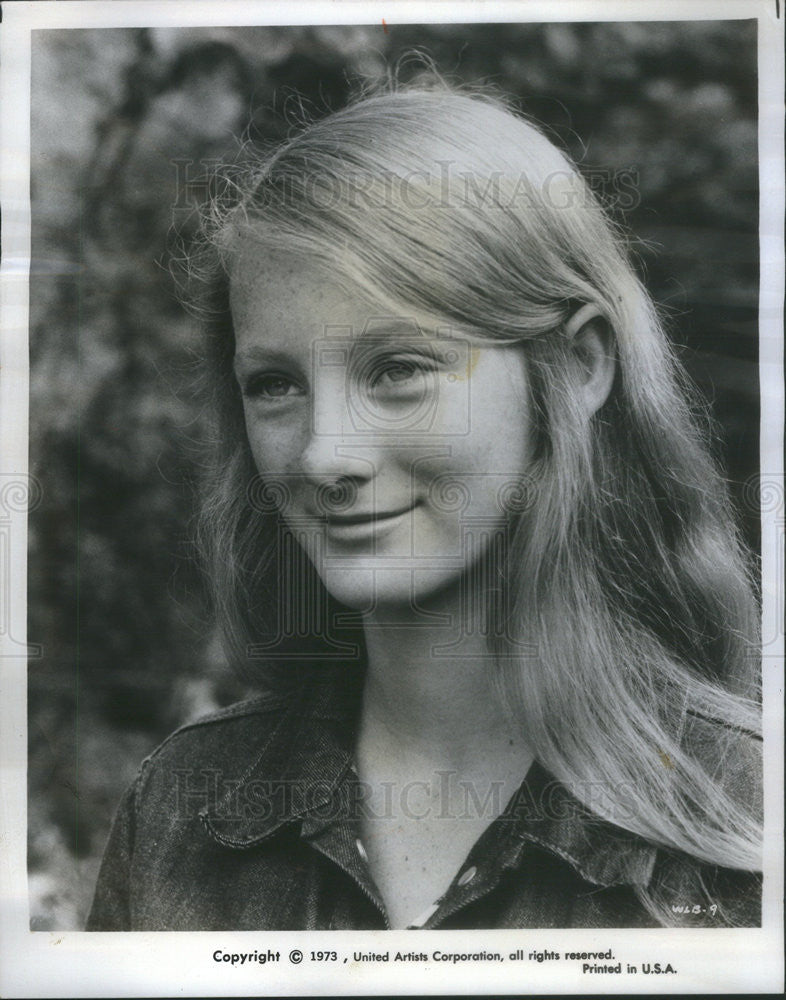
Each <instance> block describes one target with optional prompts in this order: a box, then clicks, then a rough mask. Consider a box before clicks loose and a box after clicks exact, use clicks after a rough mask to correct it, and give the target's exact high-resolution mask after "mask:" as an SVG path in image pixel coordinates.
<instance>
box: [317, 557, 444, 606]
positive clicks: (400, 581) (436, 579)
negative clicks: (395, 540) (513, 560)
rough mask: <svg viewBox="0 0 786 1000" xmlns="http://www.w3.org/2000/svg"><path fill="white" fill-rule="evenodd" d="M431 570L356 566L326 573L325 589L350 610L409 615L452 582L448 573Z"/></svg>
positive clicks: (435, 597) (436, 596)
mask: <svg viewBox="0 0 786 1000" xmlns="http://www.w3.org/2000/svg"><path fill="white" fill-rule="evenodd" d="M446 576H447V574H445V573H444V572H439V571H434V570H420V569H419V570H415V571H414V572H413V570H411V569H400V568H399V569H388V568H380V567H375V568H371V567H358V568H353V569H346V568H342V569H336V570H333V571H330V570H328V571H327V572H326V574H325V576H324V578H323V583H324V584H325V587H326V589H327V590H328V592H329V593H330V594H331V596H332V597H334V598H335V599H336V600H337V601H339V602H340V603H341V604H343V605H345V606H346V607H348V608H350V609H351V610H352V611H357V612H360V613H370V612H379V611H382V610H385V611H396V610H397V611H399V612H406V613H409V614H411V613H412V612H415V613H417V612H418V611H423V610H424V609H425V608H427V606H428V605H429V604H430V603H431V602H432V601H434V600H435V599H437V598H438V596H439V595H440V594H443V593H444V592H445V591H446V590H448V589H449V588H450V586H451V584H454V583H455V579H454V578H453V576H452V574H451V575H450V577H449V578H446Z"/></svg>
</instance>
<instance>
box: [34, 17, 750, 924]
mask: <svg viewBox="0 0 786 1000" xmlns="http://www.w3.org/2000/svg"><path fill="white" fill-rule="evenodd" d="M33 35H34V42H33V122H32V125H33V133H32V136H33V187H32V197H33V244H32V275H31V310H32V317H31V323H32V329H31V343H30V355H31V390H30V394H31V402H30V407H31V412H30V416H31V437H30V448H31V471H32V472H33V474H34V475H35V476H37V477H38V479H39V480H40V482H41V485H42V488H43V501H42V503H41V504H40V505H39V506H38V508H37V509H36V510H35V511H34V512H33V513H32V515H31V518H30V534H29V540H30V558H29V608H30V611H29V618H30V620H29V630H28V634H29V637H30V640H31V641H32V642H36V643H41V644H42V646H43V655H42V656H41V657H40V658H38V659H34V660H33V661H32V662H31V664H30V670H29V707H30V711H29V735H30V758H29V759H30V765H29V791H30V810H29V829H30V845H29V871H30V889H31V926H32V928H33V929H58V930H60V929H70V928H77V929H78V928H80V927H81V926H82V925H83V921H84V918H85V915H86V911H87V908H88V906H89V901H90V896H91V893H92V888H93V883H94V879H95V875H96V870H97V865H98V861H99V859H100V855H101V852H102V849H103V845H104V842H105V839H106V835H107V832H108V828H109V823H110V820H111V817H112V814H113V811H114V808H115V806H116V804H117V801H118V799H119V796H120V794H121V792H122V790H123V788H124V787H125V785H126V784H127V783H128V782H129V781H130V780H131V779H132V778H133V776H134V774H135V773H136V770H137V767H138V764H139V762H140V761H141V759H142V758H143V757H144V756H145V755H146V754H147V753H149V752H150V751H151V750H152V749H153V748H154V747H155V746H156V745H157V743H158V742H160V740H161V739H162V738H163V737H164V736H166V735H167V733H169V732H170V731H171V730H172V729H173V728H174V727H175V726H176V725H178V724H179V723H181V722H182V721H184V720H186V719H189V718H192V717H194V716H196V715H198V714H201V713H202V712H204V711H207V710H210V709H212V708H214V707H216V706H218V705H222V704H224V703H227V702H229V701H231V700H233V699H235V698H237V697H239V696H241V695H242V694H243V693H244V692H243V691H242V690H241V688H240V687H239V685H238V684H237V682H235V681H234V680H233V678H232V676H231V675H230V674H229V672H228V670H227V669H226V668H225V665H224V663H223V662H222V659H221V655H220V653H219V651H218V649H217V647H216V643H215V641H214V640H213V638H212V635H211V630H210V625H209V622H208V621H207V615H206V611H205V606H204V602H203V597H202V595H201V591H200V584H199V579H198V576H197V573H196V570H195V567H194V564H193V562H192V559H191V555H192V553H191V551H190V541H189V524H190V519H191V516H192V511H193V505H194V504H193V486H194V482H195V480H196V478H197V477H198V470H199V459H200V454H199V440H200V420H201V418H200V413H199V412H198V410H197V409H196V406H195V404H194V401H193V397H192V395H191V394H190V392H189V369H190V365H191V363H192V361H193V358H194V355H195V352H198V350H199V335H198V331H197V330H196V329H195V326H194V322H193V321H192V320H191V319H190V318H189V317H188V316H187V315H186V314H185V313H184V312H183V311H182V309H181V308H180V307H179V306H178V304H177V301H176V298H175V295H174V289H173V285H172V281H171V278H170V277H169V275H168V272H167V259H166V253H167V250H166V247H167V245H168V233H169V231H170V228H171V226H172V224H173V222H174V223H175V224H177V225H180V226H181V227H184V228H185V230H186V232H187V231H188V226H189V216H190V210H191V206H192V205H193V202H194V200H195V199H198V198H200V197H201V194H202V193H203V191H200V185H199V183H198V181H197V179H198V178H199V176H200V175H201V174H203V173H204V169H205V166H206V165H209V164H210V163H211V162H214V161H216V160H221V159H222V158H227V157H232V156H234V153H235V150H236V137H237V136H238V135H240V134H242V133H244V132H245V131H246V130H247V129H250V133H249V134H251V135H252V136H257V137H263V138H276V137H283V136H284V135H285V134H286V132H287V127H288V126H287V124H286V114H287V111H288V109H290V110H291V109H292V108H293V107H295V106H296V105H297V101H298V100H299V98H298V97H297V95H300V97H301V98H302V99H303V101H304V102H305V104H306V107H307V108H308V109H309V110H310V111H311V113H313V114H315V115H320V114H324V113H325V112H326V111H328V110H330V109H333V108H337V107H339V106H341V105H342V103H343V102H344V101H345V100H346V99H347V97H348V95H349V94H350V92H351V91H352V90H353V88H355V86H356V85H357V84H358V83H359V82H363V81H373V80H377V79H378V78H380V77H381V76H384V75H385V74H386V73H387V72H388V70H389V68H390V67H391V66H393V65H395V63H396V61H397V60H398V59H399V57H400V56H401V55H402V53H406V52H408V51H411V50H412V49H414V48H417V49H420V50H423V51H425V52H427V53H428V54H429V55H430V56H431V57H432V58H433V60H434V61H435V63H436V65H437V67H438V68H439V70H440V71H441V72H442V73H443V74H445V75H446V76H447V77H448V78H450V79H455V80H459V81H469V82H478V81H486V82H490V83H492V84H493V85H495V86H496V87H498V88H499V89H501V90H502V91H504V92H505V93H507V94H511V95H514V96H515V97H516V98H517V99H518V100H519V101H520V104H521V107H522V108H523V110H524V111H525V112H526V113H528V114H530V115H531V116H533V117H534V118H536V119H538V120H539V121H541V122H542V123H544V124H545V125H546V126H547V127H548V128H549V129H550V131H551V134H552V135H553V136H554V137H556V139H557V141H558V142H559V143H560V144H561V145H562V146H563V148H566V149H567V150H568V151H569V152H570V153H571V155H572V156H573V157H574V158H575V159H576V160H578V161H579V162H580V164H581V166H582V169H584V170H585V171H586V172H587V173H588V175H589V176H591V177H593V178H595V180H596V181H597V180H598V179H599V178H600V179H601V181H602V178H603V176H604V171H605V172H606V176H611V175H610V174H609V173H608V172H609V171H614V170H624V171H627V176H628V180H627V181H626V182H625V185H624V186H625V191H624V192H622V195H623V196H621V197H620V196H619V195H620V193H621V189H620V185H619V184H618V183H617V184H616V185H615V182H614V181H611V183H610V184H605V185H604V184H602V183H601V188H602V192H603V193H604V194H605V196H606V198H607V200H608V202H609V206H610V208H611V210H612V211H613V212H614V213H615V214H616V215H617V217H618V218H620V220H621V221H623V222H624V223H625V224H626V225H627V226H628V227H629V229H630V230H632V232H633V233H634V234H635V236H636V237H637V238H638V241H639V242H638V244H637V251H636V252H637V258H638V266H639V267H640V268H641V270H642V273H643V275H644V278H645V280H646V282H647V284H648V286H649V288H650V289H651V291H652V292H653V294H654V296H655V298H656V300H657V301H658V302H659V303H660V304H661V305H662V306H663V308H664V309H665V312H666V315H667V318H668V324H669V328H670V331H671V334H672V336H673V338H674V340H675V342H676V344H677V345H678V347H679V350H680V353H681V355H682V357H683V359H684V361H685V364H686V365H687V367H688V370H689V372H690V373H691V375H692V376H693V378H694V379H695V381H696V382H697V383H698V385H699V386H700V387H701V388H702V390H703V391H704V392H705V393H706V395H707V397H708V399H709V400H710V402H711V404H712V407H713V410H714V414H715V417H716V419H717V421H718V424H719V427H720V430H721V441H720V444H719V449H720V454H721V456H722V459H723V461H724V463H725V465H726V469H727V472H728V476H729V479H730V480H731V482H732V487H733V490H734V492H735V495H736V496H737V497H738V498H739V497H740V496H741V492H740V484H741V483H743V482H744V481H745V480H746V479H747V478H748V477H749V476H750V475H752V474H753V473H755V472H756V469H757V462H758V375H757V346H758V345H757V298H758V257H757V245H758V191H757V162H756V145H757V125H756V111H757V76H756V23H755V21H728V22H721V21H716V22H680V23H625V24H617V23H607V24H594V23H586V24H538V25H521V24H484V25H462V24H453V25H409V26H383V25H381V24H380V25H370V26H350V27H294V28H262V27H252V28H231V29H229V28H227V29H221V28H199V29H160V30H159V29H139V30H137V29H122V30H108V29H107V30H67V31H66V30H62V31H36V32H34V33H33ZM418 72H422V66H420V67H418V66H417V64H415V63H411V62H410V63H406V62H405V64H404V67H403V69H402V71H401V75H402V77H403V78H405V79H407V78H409V77H411V76H412V75H413V74H414V75H417V73H418ZM630 178H633V181H631V179H630ZM631 192H633V197H631ZM740 512H741V517H742V519H743V522H744V526H745V529H746V531H747V534H748V538H749V541H750V542H751V544H752V545H753V546H754V547H755V546H757V544H758V539H757V535H756V532H757V530H758V529H757V522H756V516H755V512H751V511H746V510H745V509H744V507H743V505H742V504H740Z"/></svg>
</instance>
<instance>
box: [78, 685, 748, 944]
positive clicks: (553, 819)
mask: <svg viewBox="0 0 786 1000" xmlns="http://www.w3.org/2000/svg"><path fill="white" fill-rule="evenodd" d="M324 673H325V676H324V678H323V679H322V680H321V681H319V682H317V683H315V684H314V685H313V686H312V687H311V689H310V690H308V691H307V692H305V693H304V694H302V695H300V696H298V697H296V698H294V699H292V698H286V699H285V698H283V697H276V696H272V695H271V696H261V697H259V698H256V699H253V700H250V701H247V702H243V703H240V704H237V705H234V706H232V707H231V708H228V709H226V710H224V711H221V712H219V713H217V714H215V715H212V716H210V717H207V718H205V719H202V720H200V721H197V722H195V723H193V724H190V725H187V726H185V727H183V728H182V729H179V730H178V731H177V732H176V733H174V734H173V735H172V736H170V737H169V739H168V740H166V741H165V742H164V743H163V744H162V745H161V746H160V747H159V748H158V750H156V751H155V752H154V753H153V754H152V755H151V757H149V758H148V759H147V760H146V761H145V762H144V763H143V765H142V769H141V771H140V774H139V776H138V778H137V780H136V781H135V782H134V784H133V785H132V786H131V788H129V790H128V791H127V792H126V794H125V796H124V798H123V800H122V802H121V805H120V808H119V810H118V813H117V816H116V818H115V822H114V825H113V828H112V832H111V835H110V838H109V843H108V846H107V848H106V852H105V855H104V859H103V862H102V865H101V870H100V873H99V878H98V884H97V887H96V892H95V898H94V901H93V906H92V910H91V912H90V915H89V918H88V923H87V929H88V930H96V931H101V930H105V931H120V930H274V929H275V930H312V929H336V930H350V929H375V928H386V927H388V926H389V924H388V920H387V915H386V911H385V905H384V902H383V900H382V899H381V897H380V894H379V891H378V889H377V887H376V886H375V884H374V879H373V877H372V874H371V871H370V870H369V866H368V863H367V861H366V858H365V851H364V850H363V845H362V843H361V842H360V840H359V830H360V825H359V824H360V815H361V813H360V809H362V806H363V800H362V795H360V794H359V784H358V782H357V777H356V775H355V772H354V770H353V766H352V745H353V730H354V718H355V714H354V713H355V712H356V701H355V702H353V699H352V697H348V696H347V695H346V693H345V692H344V690H343V685H342V684H341V683H337V681H336V677H335V676H334V673H333V672H332V671H325V672H324ZM702 884H703V886H704V888H705V889H706V896H705V895H703V894H702V895H700V894H699V893H698V891H697V887H698V886H700V885H702ZM653 885H657V886H658V887H659V892H660V898H662V899H663V898H665V903H664V904H663V905H664V907H665V908H666V910H667V911H668V912H667V913H666V914H664V918H663V919H662V920H660V919H656V917H655V916H653V914H652V913H651V912H650V911H649V910H648V909H647V908H645V907H644V905H643V904H642V903H641V902H640V900H639V896H638V895H637V890H641V889H646V888H647V887H651V886H653ZM727 922H731V923H734V924H736V925H738V926H758V925H759V924H760V879H759V878H758V877H757V876H755V875H752V874H750V873H746V872H739V871H732V870H729V869H719V868H713V867H710V866H706V865H700V864H699V863H698V862H695V861H693V860H692V859H689V858H687V857H686V856H684V855H680V854H678V853H676V852H669V851H665V850H663V849H659V848H657V847H656V846H654V845H653V844H651V843H649V842H647V841H646V840H643V839H642V838H640V837H638V836H636V835H634V834H632V833H630V832H628V831H626V830H624V829H622V828H620V827H617V826H615V825H612V824H611V823H608V822H606V821H604V820H600V819H598V818H595V817H594V816H592V815H591V814H589V813H588V812H587V811H586V809H584V808H583V807H582V806H581V804H580V803H579V802H578V800H577V799H575V798H574V797H573V796H572V795H571V794H570V792H569V791H568V790H567V789H566V788H565V787H564V786H563V785H561V784H560V783H559V782H557V781H555V780H554V779H553V778H551V777H550V775H549V774H548V773H547V772H546V771H545V770H544V769H543V768H542V767H541V766H540V765H539V764H538V763H537V762H536V763H534V764H533V765H532V767H531V768H530V770H529V772H528V773H527V775H526V778H525V780H524V782H523V784H522V785H521V788H520V789H519V791H518V793H517V794H516V795H514V796H513V798H512V799H511V801H510V802H509V804H508V806H507V808H506V809H505V810H504V811H503V812H502V814H501V815H500V816H498V817H497V818H496V819H495V820H493V821H492V822H491V823H490V824H489V826H488V827H487V828H486V830H485V832H484V833H483V834H482V835H481V836H480V838H479V839H478V841H477V842H476V843H475V845H474V847H473V848H472V849H471V851H470V853H469V854H468V856H467V858H466V860H465V862H464V863H463V864H462V865H461V866H460V868H459V870H458V871H457V872H456V875H455V877H454V879H453V881H452V882H451V884H450V886H449V887H448V888H447V890H446V891H445V892H444V893H443V895H442V896H440V898H439V899H438V900H435V902H434V905H433V906H432V907H430V908H429V909H428V910H427V911H426V912H425V913H424V914H423V916H422V917H421V918H420V919H419V920H418V921H416V922H415V923H414V924H413V925H412V926H413V927H421V928H443V929H448V928H511V927H560V928H569V927H593V928H595V927H598V928H599V927H651V926H659V925H662V924H671V925H674V924H676V925H677V926H708V927H712V926H724V925H726V924H727Z"/></svg>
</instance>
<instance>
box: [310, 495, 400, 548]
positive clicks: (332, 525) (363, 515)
mask: <svg viewBox="0 0 786 1000" xmlns="http://www.w3.org/2000/svg"><path fill="white" fill-rule="evenodd" d="M415 506H416V505H415V504H410V505H409V506H407V507H399V508H396V509H391V510H380V511H353V512H352V513H351V514H331V515H329V516H328V517H327V518H326V519H325V524H326V529H327V535H328V538H331V539H333V541H334V542H337V543H347V544H354V545H358V544H368V543H370V542H374V543H375V542H377V541H380V540H381V539H382V538H385V537H386V536H387V535H390V534H393V533H395V532H397V531H399V530H401V528H402V527H403V526H405V525H406V524H407V522H408V520H409V518H410V516H411V513H412V511H413V510H414V509H415Z"/></svg>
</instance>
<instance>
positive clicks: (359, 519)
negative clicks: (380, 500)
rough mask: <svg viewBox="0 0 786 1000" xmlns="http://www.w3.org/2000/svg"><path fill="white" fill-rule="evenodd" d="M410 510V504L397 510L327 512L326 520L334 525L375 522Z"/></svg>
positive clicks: (389, 518)
mask: <svg viewBox="0 0 786 1000" xmlns="http://www.w3.org/2000/svg"><path fill="white" fill-rule="evenodd" d="M410 510H412V505H410V506H408V507H400V508H399V509H398V510H388V511H367V512H358V513H354V514H329V515H328V517H327V522H328V524H330V525H336V526H341V525H350V524H377V523H380V522H383V521H389V520H391V518H394V517H400V516H401V515H402V514H406V513H407V512H408V511H410Z"/></svg>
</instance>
